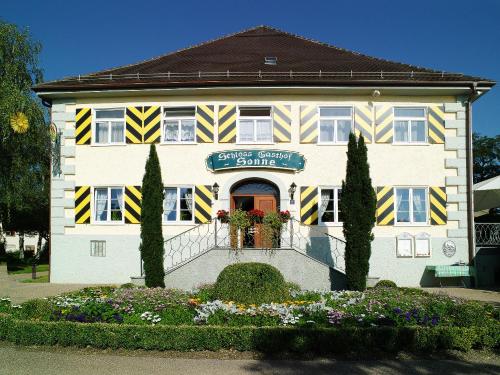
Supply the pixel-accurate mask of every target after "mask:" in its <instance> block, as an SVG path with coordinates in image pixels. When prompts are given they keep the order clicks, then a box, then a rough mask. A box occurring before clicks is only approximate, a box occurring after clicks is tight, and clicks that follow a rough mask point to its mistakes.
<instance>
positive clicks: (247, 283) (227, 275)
mask: <svg viewBox="0 0 500 375" xmlns="http://www.w3.org/2000/svg"><path fill="white" fill-rule="evenodd" d="M214 295H215V297H216V298H218V299H220V300H223V301H235V302H239V303H247V304H251V303H254V304H262V303H271V302H283V301H285V300H287V299H289V298H290V292H289V290H288V285H287V284H286V282H285V279H284V278H283V275H282V274H281V272H280V271H278V270H277V269H276V268H275V267H273V266H271V265H269V264H264V263H236V264H231V265H229V266H227V267H226V268H224V269H223V270H222V272H221V273H220V274H219V276H218V277H217V281H216V283H215V286H214Z"/></svg>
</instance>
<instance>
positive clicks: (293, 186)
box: [288, 182, 297, 204]
mask: <svg viewBox="0 0 500 375" xmlns="http://www.w3.org/2000/svg"><path fill="white" fill-rule="evenodd" d="M295 190H297V185H296V184H295V182H292V184H291V185H290V188H289V189H288V194H289V195H290V204H295V201H294V200H293V195H294V194H295Z"/></svg>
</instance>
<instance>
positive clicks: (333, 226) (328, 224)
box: [318, 222, 344, 228]
mask: <svg viewBox="0 0 500 375" xmlns="http://www.w3.org/2000/svg"><path fill="white" fill-rule="evenodd" d="M343 225H344V224H343V223H335V222H334V223H322V222H319V223H318V227H331V228H342V226H343Z"/></svg>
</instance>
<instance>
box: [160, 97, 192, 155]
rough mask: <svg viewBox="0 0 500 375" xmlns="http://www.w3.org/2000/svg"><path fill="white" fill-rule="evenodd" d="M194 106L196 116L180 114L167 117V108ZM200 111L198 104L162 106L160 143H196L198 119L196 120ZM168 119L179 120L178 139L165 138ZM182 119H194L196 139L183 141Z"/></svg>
mask: <svg viewBox="0 0 500 375" xmlns="http://www.w3.org/2000/svg"><path fill="white" fill-rule="evenodd" d="M192 107H194V116H192V117H191V116H178V117H165V110H166V109H169V108H170V109H171V108H192ZM197 111H198V106H196V105H194V106H193V105H179V106H171V107H162V108H161V129H160V133H161V137H160V141H161V143H160V144H164V145H195V144H196V143H197V142H196V131H197V127H198V124H197V121H196V113H197ZM167 119H168V121H177V135H178V137H177V138H178V139H177V141H166V140H165V124H164V123H165V120H167ZM182 120H193V121H194V139H193V140H192V141H181V128H182V127H181V122H182Z"/></svg>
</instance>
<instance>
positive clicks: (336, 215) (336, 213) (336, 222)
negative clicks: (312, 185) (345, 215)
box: [318, 186, 343, 227]
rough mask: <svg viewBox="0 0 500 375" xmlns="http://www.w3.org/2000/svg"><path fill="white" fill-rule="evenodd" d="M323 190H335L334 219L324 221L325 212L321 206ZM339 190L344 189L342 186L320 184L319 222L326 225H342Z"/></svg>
mask: <svg viewBox="0 0 500 375" xmlns="http://www.w3.org/2000/svg"><path fill="white" fill-rule="evenodd" d="M322 190H333V217H334V221H322V220H321V217H322V216H323V213H322V212H320V208H321V191H322ZM339 190H342V187H341V186H320V187H319V188H318V197H319V199H318V223H319V224H320V225H324V226H333V227H335V226H341V225H342V223H343V222H342V221H339Z"/></svg>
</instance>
